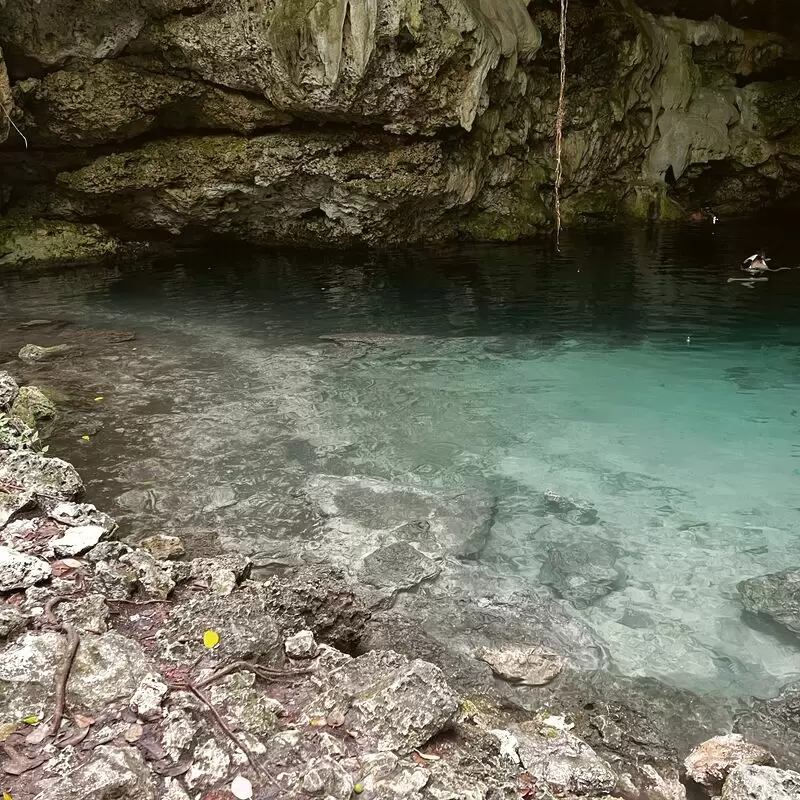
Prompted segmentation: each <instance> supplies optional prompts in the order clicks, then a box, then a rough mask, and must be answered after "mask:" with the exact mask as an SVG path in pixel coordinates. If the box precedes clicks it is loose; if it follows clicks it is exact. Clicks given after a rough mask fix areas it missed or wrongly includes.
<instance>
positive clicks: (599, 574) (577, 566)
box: [539, 540, 623, 608]
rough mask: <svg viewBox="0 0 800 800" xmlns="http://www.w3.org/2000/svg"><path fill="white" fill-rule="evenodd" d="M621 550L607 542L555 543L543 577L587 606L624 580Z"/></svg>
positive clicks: (563, 594)
mask: <svg viewBox="0 0 800 800" xmlns="http://www.w3.org/2000/svg"><path fill="white" fill-rule="evenodd" d="M616 560H617V551H616V549H615V548H614V547H612V546H611V545H609V544H604V543H603V542H600V541H597V540H593V541H592V542H570V543H568V544H563V543H562V544H554V545H551V546H550V548H549V549H548V551H547V557H546V558H545V561H544V563H543V564H542V568H541V570H540V572H539V579H540V580H541V581H542V583H544V584H546V585H548V586H551V587H552V588H553V589H554V590H555V591H556V593H557V594H558V596H559V597H563V598H564V599H566V600H569V601H570V602H571V603H572V604H573V605H574V606H576V607H577V608H584V607H585V606H588V605H590V604H591V603H593V602H594V601H595V600H598V599H599V598H601V597H604V596H605V595H607V594H608V593H609V592H611V591H613V590H614V589H615V588H616V587H618V586H619V585H620V584H621V582H622V579H623V576H622V572H621V571H620V570H619V569H618V568H617V566H616Z"/></svg>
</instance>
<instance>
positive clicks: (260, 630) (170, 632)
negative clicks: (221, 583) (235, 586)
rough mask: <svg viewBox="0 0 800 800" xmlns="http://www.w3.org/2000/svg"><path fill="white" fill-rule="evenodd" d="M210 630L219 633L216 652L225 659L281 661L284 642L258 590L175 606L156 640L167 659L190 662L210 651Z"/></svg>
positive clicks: (202, 597) (206, 596) (204, 597)
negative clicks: (207, 645)
mask: <svg viewBox="0 0 800 800" xmlns="http://www.w3.org/2000/svg"><path fill="white" fill-rule="evenodd" d="M209 629H211V630H214V631H216V632H217V633H218V634H219V636H220V643H219V645H218V646H217V648H215V651H214V652H215V653H218V654H219V657H220V658H222V659H225V660H230V661H237V660H243V659H246V658H251V657H258V658H261V659H262V661H263V662H265V663H269V662H271V661H274V660H275V659H277V658H279V657H280V655H281V651H282V650H283V640H282V638H281V636H280V632H279V630H278V627H277V626H276V624H275V621H274V620H273V618H272V617H271V616H270V614H269V612H268V610H267V603H266V600H265V598H264V596H263V595H262V593H261V592H258V591H257V590H256V589H255V588H252V589H250V588H248V589H240V590H238V591H237V592H235V593H234V594H232V595H230V596H227V597H218V596H216V595H200V596H198V597H195V598H192V599H191V600H189V601H188V602H187V603H182V604H180V605H176V606H174V607H173V608H172V609H171V610H170V613H169V616H168V618H167V622H166V626H165V628H164V630H163V631H160V632H159V634H158V639H157V641H158V642H159V644H160V646H161V648H162V652H163V656H164V658H166V659H168V660H171V661H185V662H186V663H191V661H192V660H193V659H195V658H196V657H197V656H198V655H200V654H201V653H203V652H207V651H206V648H205V647H204V645H203V632H204V631H206V630H209Z"/></svg>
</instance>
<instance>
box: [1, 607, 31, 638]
mask: <svg viewBox="0 0 800 800" xmlns="http://www.w3.org/2000/svg"><path fill="white" fill-rule="evenodd" d="M27 622H28V620H27V617H26V616H25V615H24V614H23V613H22V612H21V611H18V610H17V608H16V607H15V606H12V605H9V604H8V603H0V639H5V638H6V637H8V636H11V635H13V634H14V633H16V632H17V631H21V630H22V629H23V628H24V627H25V625H26V624H27Z"/></svg>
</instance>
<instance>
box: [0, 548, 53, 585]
mask: <svg viewBox="0 0 800 800" xmlns="http://www.w3.org/2000/svg"><path fill="white" fill-rule="evenodd" d="M51 573H52V570H51V569H50V565H49V564H48V563H47V562H46V561H42V559H41V558H36V557H35V556H30V555H27V554H26V553H19V552H17V551H16V550H12V549H11V548H10V547H4V546H2V545H0V592H10V591H13V590H14V589H27V588H28V587H29V586H34V585H35V584H37V583H41V582H42V581H45V580H47V579H48V578H49V577H50V575H51Z"/></svg>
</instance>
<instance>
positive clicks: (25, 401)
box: [10, 386, 58, 430]
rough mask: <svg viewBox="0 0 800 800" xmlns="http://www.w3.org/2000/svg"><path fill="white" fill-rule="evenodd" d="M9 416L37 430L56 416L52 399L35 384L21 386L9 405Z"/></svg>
mask: <svg viewBox="0 0 800 800" xmlns="http://www.w3.org/2000/svg"><path fill="white" fill-rule="evenodd" d="M10 413H11V416H12V417H14V418H15V419H18V420H20V422H23V423H24V424H25V425H27V426H28V427H29V428H33V429H34V430H37V429H38V428H39V427H40V426H41V425H45V424H47V423H49V422H52V421H53V420H55V418H56V417H57V416H58V412H57V411H56V407H55V405H54V404H53V402H52V400H50V399H49V398H47V397H46V396H45V395H44V394H43V393H42V392H41V391H40V390H39V389H37V388H36V387H35V386H23V387H22V388H21V389H20V390H19V392H18V393H17V397H16V399H15V400H14V402H13V404H12V406H11V411H10Z"/></svg>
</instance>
